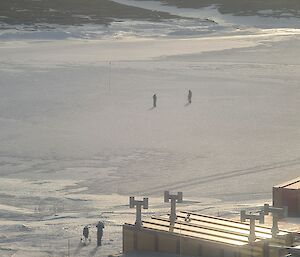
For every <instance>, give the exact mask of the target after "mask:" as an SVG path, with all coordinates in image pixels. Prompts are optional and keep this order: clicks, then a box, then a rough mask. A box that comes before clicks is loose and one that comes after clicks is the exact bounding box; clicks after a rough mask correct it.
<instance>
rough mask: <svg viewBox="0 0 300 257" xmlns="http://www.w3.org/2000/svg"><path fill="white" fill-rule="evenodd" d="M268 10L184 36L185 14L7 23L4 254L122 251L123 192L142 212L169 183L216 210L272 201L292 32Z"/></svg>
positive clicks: (288, 96) (0, 72) (286, 146)
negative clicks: (64, 23) (261, 23)
mask: <svg viewBox="0 0 300 257" xmlns="http://www.w3.org/2000/svg"><path fill="white" fill-rule="evenodd" d="M127 2H132V1H127ZM145 4H146V3H145ZM148 4H149V3H148ZM173 10H176V12H178V10H177V9H176V8H173ZM169 11H170V10H169ZM184 11H186V10H184ZM176 14H177V15H178V13H176ZM221 18H222V17H221V16H220V19H221ZM225 18H226V17H225ZM225 18H224V19H225ZM241 19H242V18H241ZM270 19H272V18H270ZM276 21H277V22H276V26H275V25H274V27H272V28H270V27H269V28H263V29H261V28H259V27H257V26H256V27H252V26H249V25H247V24H244V25H243V26H242V27H243V29H242V30H235V29H234V28H233V27H232V26H231V25H230V26H227V23H226V24H225V23H224V24H219V25H212V29H213V30H214V31H213V33H206V32H205V33H204V32H203V31H202V30H197V32H196V33H195V34H194V35H192V36H191V35H189V36H188V37H187V36H186V34H184V33H183V34H182V31H184V30H182V23H180V21H176V22H174V24H175V25H174V26H176V28H177V29H174V26H173V27H172V22H171V21H164V22H165V23H166V24H167V26H163V27H160V26H161V25H159V24H156V25H155V26H157V27H156V29H155V30H152V31H149V30H145V29H143V28H145V27H147V26H146V25H147V22H140V23H138V22H136V21H125V22H124V23H122V24H120V25H119V27H118V24H114V25H112V27H113V30H114V31H113V32H112V31H109V29H108V30H107V31H104V30H103V31H104V32H103V31H102V30H101V31H102V32H103V33H102V32H101V31H100V32H99V31H98V32H97V29H96V28H95V27H94V26H92V25H86V26H83V28H80V27H79V28H78V27H70V28H69V29H71V30H72V31H71V32H70V31H69V32H70V33H71V35H79V36H71V37H69V36H66V37H65V36H62V37H59V38H60V39H55V37H56V36H57V34H55V33H54V34H53V31H52V32H51V33H52V34H51V35H50V37H47V36H44V35H48V34H47V32H45V31H42V32H41V33H40V34H38V35H39V36H38V38H36V34H35V32H32V34H30V33H29V34H27V35H26V37H25V38H24V37H22V36H20V34H18V33H17V31H15V30H12V31H7V30H6V32H5V33H6V34H5V36H3V35H4V32H3V33H2V34H1V35H2V37H1V35H0V38H1V39H0V40H1V41H0V142H1V148H0V175H1V179H0V195H1V197H0V227H1V229H0V255H1V256H67V254H68V242H69V246H70V249H69V251H70V256H107V255H108V254H115V253H118V252H120V251H121V249H122V233H121V228H122V227H121V226H122V224H123V223H124V222H133V221H134V218H135V216H134V210H132V209H129V207H128V200H129V199H128V197H129V196H131V195H134V196H137V197H141V198H142V197H144V196H146V197H149V209H148V210H147V211H143V213H144V215H145V216H150V215H153V214H156V215H159V214H162V213H166V212H167V211H168V210H169V205H168V204H164V203H163V191H164V190H171V191H174V192H177V191H183V194H184V199H185V201H184V203H182V204H181V205H178V209H179V210H180V209H185V210H186V209H189V210H195V211H199V212H200V211H201V212H203V213H208V214H214V215H217V214H219V215H224V216H226V215H227V216H228V215H232V214H234V213H238V212H239V211H240V209H241V208H247V207H248V208H252V207H255V206H259V205H262V204H263V203H265V202H270V200H271V189H272V186H273V185H275V184H277V183H279V182H281V181H285V180H288V179H292V178H294V177H296V176H299V166H300V143H299V142H300V135H299V133H300V130H299V125H300V115H299V109H300V101H299V99H300V92H299V81H300V72H299V71H300V70H299V67H300V66H299V65H300V48H299V39H300V30H299V27H297V26H290V27H287V26H284V27H285V28H280V27H278V26H277V24H278V20H276ZM126 22H127V23H126ZM181 22H182V21H181ZM149 23H151V22H149ZM128 24H129V25H128ZM130 24H131V25H132V24H133V27H132V28H133V29H132V30H133V32H132V31H131V32H132V33H131V32H130V30H128V28H129V27H130ZM160 24H162V23H160ZM188 24H189V26H194V25H195V24H192V23H191V22H190V23H188ZM291 24H292V23H291ZM89 26H90V27H89ZM114 26H115V27H114ZM153 26H154V25H153ZM153 26H149V27H151V28H153ZM204 26H206V25H204ZM112 27H111V28H112ZM141 27H142V29H141ZM118 28H119V30H118ZM171 28H172V29H171ZM55 29H56V30H57V31H61V32H62V33H65V27H61V26H57V28H55ZM84 29H86V30H88V31H89V32H91V31H94V32H95V33H94V32H93V33H91V34H84V36H83V34H81V33H82V31H83V30H84ZM77 30H78V31H77ZM191 30H192V29H191ZM118 31H119V33H117V32H118ZM124 31H125V32H126V33H125V32H124ZM170 31H171V32H172V33H171V34H170V33H169V32H170ZM174 31H175V32H176V31H177V32H178V33H174ZM23 32H24V31H21V32H20V33H21V34H22V33H23ZM7 33H10V34H9V36H8V34H7ZM11 33H12V34H11ZM14 33H16V34H15V35H13V34H14ZM70 33H69V34H68V35H70ZM162 33H164V34H162ZM95 34H96V35H95ZM32 35H34V36H32ZM59 35H61V34H59ZM63 35H65V34H63ZM87 35H88V36H87ZM91 35H92V36H91ZM39 37H40V38H39ZM188 90H191V91H192V92H193V101H192V104H191V105H188V106H186V103H187V93H188ZM154 93H156V94H157V108H155V109H151V107H152V95H153V94H154ZM99 220H102V221H104V223H105V229H104V237H103V246H102V247H100V248H97V247H96V227H95V226H96V224H97V222H98V221H99ZM88 224H90V225H91V231H90V234H91V237H92V242H91V244H90V245H88V246H86V247H81V246H80V244H79V242H80V237H81V235H82V229H83V227H84V226H85V225H88Z"/></svg>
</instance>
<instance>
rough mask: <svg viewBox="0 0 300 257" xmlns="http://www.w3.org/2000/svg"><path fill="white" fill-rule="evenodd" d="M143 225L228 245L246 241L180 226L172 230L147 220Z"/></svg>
mask: <svg viewBox="0 0 300 257" xmlns="http://www.w3.org/2000/svg"><path fill="white" fill-rule="evenodd" d="M143 227H144V228H148V229H155V230H160V231H164V232H172V233H175V234H177V235H178V234H179V235H182V236H190V237H195V238H199V239H203V240H209V241H215V242H219V243H223V244H230V245H235V246H243V245H247V243H246V242H242V241H239V240H233V239H227V238H222V237H218V236H213V235H206V234H201V233H197V232H192V231H185V230H182V229H180V228H177V227H175V228H174V230H172V231H170V229H169V227H166V226H162V225H159V224H151V223H147V222H143Z"/></svg>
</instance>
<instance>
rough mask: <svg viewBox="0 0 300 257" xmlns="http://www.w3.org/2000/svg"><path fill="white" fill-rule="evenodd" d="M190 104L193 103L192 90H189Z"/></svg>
mask: <svg viewBox="0 0 300 257" xmlns="http://www.w3.org/2000/svg"><path fill="white" fill-rule="evenodd" d="M188 102H189V104H191V103H192V91H191V90H189V93H188Z"/></svg>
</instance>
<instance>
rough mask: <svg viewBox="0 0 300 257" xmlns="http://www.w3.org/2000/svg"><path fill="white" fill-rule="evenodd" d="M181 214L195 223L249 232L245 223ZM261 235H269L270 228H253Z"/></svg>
mask: <svg viewBox="0 0 300 257" xmlns="http://www.w3.org/2000/svg"><path fill="white" fill-rule="evenodd" d="M181 213H184V214H185V215H187V214H190V218H191V219H192V220H195V221H203V222H206V223H207V224H220V225H223V226H226V227H228V228H237V229H244V230H248V231H249V229H250V228H249V224H247V223H241V222H238V221H232V220H226V219H223V218H219V217H212V216H207V215H202V214H197V213H193V212H186V211H182V212H181ZM257 232H258V233H262V234H268V235H271V234H272V232H271V229H270V228H264V227H261V226H258V225H256V226H255V233H257ZM286 234H287V233H286V232H283V231H280V232H279V233H278V235H286Z"/></svg>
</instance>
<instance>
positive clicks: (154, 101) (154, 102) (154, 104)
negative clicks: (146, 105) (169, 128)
mask: <svg viewBox="0 0 300 257" xmlns="http://www.w3.org/2000/svg"><path fill="white" fill-rule="evenodd" d="M156 101H157V96H156V94H154V95H153V108H155V107H156Z"/></svg>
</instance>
